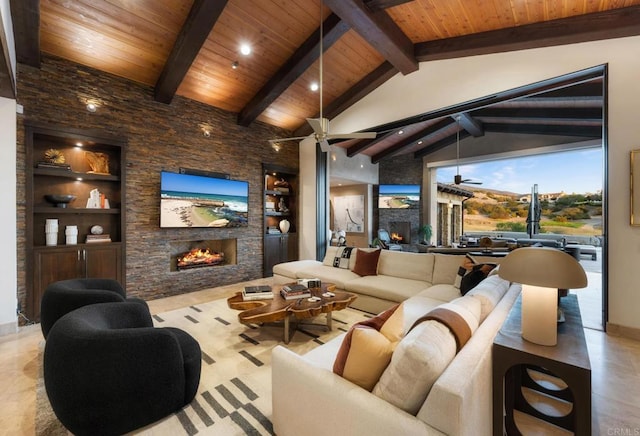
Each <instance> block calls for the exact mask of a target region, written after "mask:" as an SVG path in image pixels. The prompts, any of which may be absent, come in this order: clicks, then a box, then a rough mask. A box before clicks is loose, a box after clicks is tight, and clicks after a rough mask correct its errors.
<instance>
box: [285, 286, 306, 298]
mask: <svg viewBox="0 0 640 436" xmlns="http://www.w3.org/2000/svg"><path fill="white" fill-rule="evenodd" d="M280 295H282V298H284V299H285V300H295V299H296V298H308V297H311V291H309V288H307V287H306V286H304V285H298V284H294V285H286V286H283V287H282V289H281V290H280Z"/></svg>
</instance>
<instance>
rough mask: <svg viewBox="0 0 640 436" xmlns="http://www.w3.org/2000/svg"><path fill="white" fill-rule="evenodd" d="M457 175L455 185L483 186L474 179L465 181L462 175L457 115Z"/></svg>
mask: <svg viewBox="0 0 640 436" xmlns="http://www.w3.org/2000/svg"><path fill="white" fill-rule="evenodd" d="M456 124H457V125H456V175H455V176H453V183H454V184H456V185H460V184H462V183H464V184H467V185H482V182H479V181H474V180H473V179H463V178H462V176H461V175H460V115H456Z"/></svg>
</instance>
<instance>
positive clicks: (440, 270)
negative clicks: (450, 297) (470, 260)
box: [431, 253, 465, 285]
mask: <svg viewBox="0 0 640 436" xmlns="http://www.w3.org/2000/svg"><path fill="white" fill-rule="evenodd" d="M433 257H434V265H433V281H432V282H431V283H433V284H434V285H439V284H442V283H446V284H448V285H453V284H454V283H455V282H456V277H457V275H458V269H459V268H460V266H462V263H463V262H464V260H465V256H463V255H462V256H461V255H457V254H440V253H433Z"/></svg>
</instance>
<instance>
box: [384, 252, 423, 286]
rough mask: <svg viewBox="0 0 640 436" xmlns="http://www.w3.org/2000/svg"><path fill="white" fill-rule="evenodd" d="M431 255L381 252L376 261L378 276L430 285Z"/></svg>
mask: <svg viewBox="0 0 640 436" xmlns="http://www.w3.org/2000/svg"><path fill="white" fill-rule="evenodd" d="M433 260H434V257H433V255H432V254H427V253H409V252H402V251H400V252H398V251H389V250H382V253H380V259H379V261H378V275H385V276H390V277H399V278H404V279H411V280H418V281H423V282H428V283H431V281H432V272H433Z"/></svg>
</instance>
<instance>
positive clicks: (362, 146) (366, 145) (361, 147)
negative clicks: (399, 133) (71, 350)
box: [347, 132, 396, 157]
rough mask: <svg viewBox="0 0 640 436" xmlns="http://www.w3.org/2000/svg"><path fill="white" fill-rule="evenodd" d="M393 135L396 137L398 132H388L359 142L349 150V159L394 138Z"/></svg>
mask: <svg viewBox="0 0 640 436" xmlns="http://www.w3.org/2000/svg"><path fill="white" fill-rule="evenodd" d="M393 135H396V132H387V133H385V134H382V135H377V136H376V137H375V138H374V139H363V140H361V141H358V142H356V143H355V144H353V145H352V146H351V147H349V148H347V157H353V156H355V155H356V154H360V153H362V152H363V151H365V150H368V149H370V148H371V147H373V146H374V145H376V144H379V143H380V142H382V141H384V140H386V139H389V138H391V137H393Z"/></svg>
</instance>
